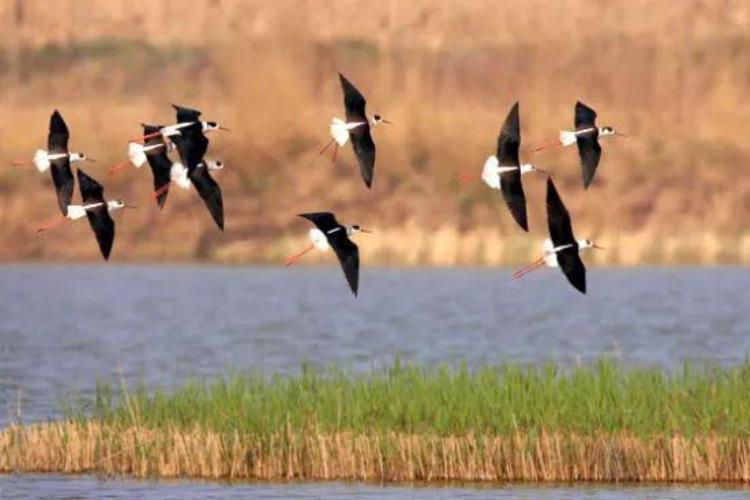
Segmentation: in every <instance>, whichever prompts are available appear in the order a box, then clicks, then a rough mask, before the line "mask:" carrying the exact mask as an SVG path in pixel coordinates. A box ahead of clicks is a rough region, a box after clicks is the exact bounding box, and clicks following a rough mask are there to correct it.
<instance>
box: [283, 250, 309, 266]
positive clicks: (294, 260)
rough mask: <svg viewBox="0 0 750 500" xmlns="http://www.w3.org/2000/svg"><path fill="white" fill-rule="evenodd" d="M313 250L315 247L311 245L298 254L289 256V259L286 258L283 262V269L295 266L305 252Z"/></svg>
mask: <svg viewBox="0 0 750 500" xmlns="http://www.w3.org/2000/svg"><path fill="white" fill-rule="evenodd" d="M313 248H315V247H314V246H313V245H310V246H308V247H307V248H305V249H304V250H302V251H301V252H298V253H295V254H292V255H290V256H289V257H287V258H286V260H284V267H291V266H293V265H294V264H296V263H297V262H299V260H300V259H301V258H302V257H303V256H304V255H305V254H306V253H307V252H309V251H311V250H312V249H313Z"/></svg>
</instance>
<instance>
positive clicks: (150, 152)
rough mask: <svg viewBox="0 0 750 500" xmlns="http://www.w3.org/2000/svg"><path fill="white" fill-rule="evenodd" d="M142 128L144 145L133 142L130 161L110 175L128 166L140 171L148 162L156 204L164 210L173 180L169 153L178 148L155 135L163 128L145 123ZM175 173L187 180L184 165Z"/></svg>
mask: <svg viewBox="0 0 750 500" xmlns="http://www.w3.org/2000/svg"><path fill="white" fill-rule="evenodd" d="M142 127H143V134H144V136H148V138H147V139H146V140H145V142H144V143H143V144H141V143H138V142H134V141H131V142H130V143H129V144H128V159H127V160H125V161H123V162H121V163H118V164H117V165H115V166H114V167H112V168H111V169H110V171H109V173H110V175H114V174H115V173H116V172H119V171H120V170H122V169H124V168H125V167H127V166H128V165H133V167H135V168H137V169H139V168H141V167H142V166H143V165H145V164H146V163H147V162H148V164H149V167H150V168H151V173H152V174H153V178H154V197H155V198H156V204H157V205H158V206H159V208H161V209H163V208H164V204H165V203H166V201H167V194H168V191H169V189H168V188H169V183H170V181H171V180H172V177H171V173H172V170H173V163H172V160H171V159H170V158H169V153H170V152H171V151H174V150H175V149H176V146H175V143H174V142H166V141H165V140H164V137H163V136H162V135H161V134H155V135H154V134H153V133H154V132H157V131H159V130H160V129H162V128H163V127H161V126H160V125H148V124H145V123H144V124H142ZM183 170H184V172H183ZM175 171H176V174H175V175H176V177H180V178H182V177H184V178H185V179H186V180H187V169H184V168H183V167H182V165H179V166H178V168H176V169H175ZM187 187H190V183H189V182H187ZM160 189H161V191H159V190H160Z"/></svg>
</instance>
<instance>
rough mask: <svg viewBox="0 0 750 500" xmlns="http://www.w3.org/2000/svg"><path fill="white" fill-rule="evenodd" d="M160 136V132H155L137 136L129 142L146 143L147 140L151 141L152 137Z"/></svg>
mask: <svg viewBox="0 0 750 500" xmlns="http://www.w3.org/2000/svg"><path fill="white" fill-rule="evenodd" d="M159 135H161V130H157V131H156V132H151V133H150V134H146V135H139V136H138V137H133V138H132V139H130V142H141V141H146V140H147V139H151V138H152V137H157V136H159Z"/></svg>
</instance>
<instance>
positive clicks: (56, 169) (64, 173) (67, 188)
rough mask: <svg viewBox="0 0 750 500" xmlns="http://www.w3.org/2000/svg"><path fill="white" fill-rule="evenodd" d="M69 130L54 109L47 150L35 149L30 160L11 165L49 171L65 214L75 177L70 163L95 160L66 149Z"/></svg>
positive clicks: (71, 197)
mask: <svg viewBox="0 0 750 500" xmlns="http://www.w3.org/2000/svg"><path fill="white" fill-rule="evenodd" d="M69 140H70V132H69V131H68V126H67V125H66V124H65V120H63V117H62V115H61V114H60V113H59V112H58V111H57V110H55V111H54V112H53V113H52V116H50V119H49V134H48V136H47V150H46V151H45V150H43V149H37V150H36V153H35V154H34V158H33V159H32V160H20V161H14V162H13V165H30V164H33V165H34V166H35V167H36V169H37V170H38V171H40V172H46V171H47V170H49V171H50V173H51V175H52V183H53V184H54V185H55V192H56V193H57V204H58V206H59V207H60V211H61V212H62V215H63V216H65V215H66V210H67V208H68V205H70V202H71V200H72V199H73V188H74V187H75V178H74V177H73V171H72V170H71V168H70V164H71V163H72V162H75V161H95V160H93V159H91V158H87V157H86V155H85V154H83V153H71V152H70V151H68V141H69Z"/></svg>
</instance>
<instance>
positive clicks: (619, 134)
mask: <svg viewBox="0 0 750 500" xmlns="http://www.w3.org/2000/svg"><path fill="white" fill-rule="evenodd" d="M615 135H616V136H617V137H624V138H625V139H627V138H629V137H630V136H629V135H625V134H623V133H621V132H615Z"/></svg>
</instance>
